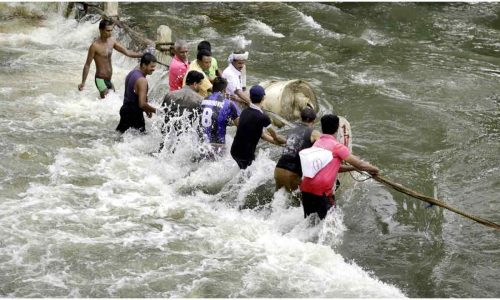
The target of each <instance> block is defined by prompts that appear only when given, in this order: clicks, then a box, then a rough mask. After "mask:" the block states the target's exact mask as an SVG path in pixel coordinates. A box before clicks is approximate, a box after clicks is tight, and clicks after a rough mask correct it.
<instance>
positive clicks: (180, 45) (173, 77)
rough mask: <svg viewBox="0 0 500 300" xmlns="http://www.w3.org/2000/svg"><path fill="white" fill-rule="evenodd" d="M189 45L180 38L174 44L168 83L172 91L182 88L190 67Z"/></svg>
mask: <svg viewBox="0 0 500 300" xmlns="http://www.w3.org/2000/svg"><path fill="white" fill-rule="evenodd" d="M188 52H189V51H188V46H187V43H186V42H185V41H183V40H178V41H176V42H175V44H174V53H175V55H174V58H172V61H171V62H170V67H169V73H168V84H169V89H170V92H173V91H177V90H180V89H181V88H182V82H183V80H184V76H185V75H186V73H187V70H188V68H189V60H188Z"/></svg>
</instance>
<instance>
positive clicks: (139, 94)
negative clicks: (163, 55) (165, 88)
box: [116, 53, 156, 133]
mask: <svg viewBox="0 0 500 300" xmlns="http://www.w3.org/2000/svg"><path fill="white" fill-rule="evenodd" d="M155 67H156V58H155V57H154V55H153V54H151V53H145V54H144V55H143V56H142V58H141V63H140V65H139V69H133V70H132V71H130V73H128V75H127V77H126V78H125V94H124V96H123V105H122V107H121V108H120V123H119V124H118V126H117V127H116V130H117V131H119V132H121V133H124V132H125V131H127V130H128V129H129V128H134V129H137V130H139V131H141V132H144V131H145V130H146V128H145V127H146V124H145V121H144V114H143V113H144V112H145V113H146V115H147V116H148V117H149V118H151V116H152V115H153V113H155V112H156V108H154V107H152V106H151V105H149V104H148V81H147V80H146V76H147V75H151V74H152V73H153V72H154V70H155Z"/></svg>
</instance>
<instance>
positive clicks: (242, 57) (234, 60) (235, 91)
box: [222, 51, 251, 105]
mask: <svg viewBox="0 0 500 300" xmlns="http://www.w3.org/2000/svg"><path fill="white" fill-rule="evenodd" d="M247 59H248V52H243V51H238V52H233V53H231V55H229V57H228V59H227V60H228V62H229V65H228V66H227V68H226V69H225V70H224V72H222V77H223V78H225V79H226V80H227V88H226V92H227V93H228V95H229V96H230V98H231V100H234V101H237V102H240V103H244V104H246V105H250V103H251V101H250V98H249V97H248V95H247V94H246V93H245V92H244V90H243V82H242V74H241V70H242V69H243V68H244V67H245V63H246V61H247Z"/></svg>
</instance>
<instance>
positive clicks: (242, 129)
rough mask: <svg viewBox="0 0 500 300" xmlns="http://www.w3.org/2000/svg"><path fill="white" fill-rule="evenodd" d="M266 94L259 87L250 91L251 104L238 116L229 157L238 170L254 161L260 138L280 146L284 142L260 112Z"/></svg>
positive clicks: (256, 86) (267, 118)
mask: <svg viewBox="0 0 500 300" xmlns="http://www.w3.org/2000/svg"><path fill="white" fill-rule="evenodd" d="M265 95H266V92H265V90H264V88H263V87H261V86H260V85H254V86H253V87H252V88H251V89H250V100H251V101H252V103H251V104H250V106H249V107H247V108H245V109H244V110H243V111H242V112H241V115H240V120H239V122H238V127H237V129H236V135H235V136H234V141H233V144H232V145H231V156H232V157H233V159H234V160H235V161H236V163H237V164H238V166H239V167H240V169H246V168H247V167H248V166H250V165H251V164H252V162H253V161H254V159H255V149H256V148H257V144H258V143H259V140H260V138H262V139H263V140H265V141H267V142H270V143H272V144H276V145H281V144H284V143H285V142H286V140H285V139H284V138H283V137H282V136H278V135H277V134H276V132H275V131H274V130H273V129H272V128H271V119H269V117H268V116H267V115H266V114H264V112H263V111H262V104H261V103H262V100H264V96H265Z"/></svg>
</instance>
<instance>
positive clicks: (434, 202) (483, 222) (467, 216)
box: [357, 170, 500, 230]
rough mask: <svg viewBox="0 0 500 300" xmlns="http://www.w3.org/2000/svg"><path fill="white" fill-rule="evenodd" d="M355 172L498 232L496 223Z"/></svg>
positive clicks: (499, 227)
mask: <svg viewBox="0 0 500 300" xmlns="http://www.w3.org/2000/svg"><path fill="white" fill-rule="evenodd" d="M357 172H359V173H361V174H364V175H367V176H370V177H371V178H373V179H375V180H376V181H378V182H380V183H382V184H385V185H386V186H389V187H391V188H393V189H395V190H396V191H398V192H400V193H403V194H406V195H408V196H411V197H413V198H416V199H419V200H422V201H425V202H427V203H430V204H433V205H437V206H440V207H442V208H445V209H447V210H450V211H452V212H454V213H456V214H459V215H461V216H463V217H466V218H468V219H471V220H474V221H476V222H478V223H480V224H483V225H485V226H488V227H491V228H494V229H496V230H500V225H499V224H497V223H494V222H491V221H489V220H486V219H483V218H481V217H479V216H475V215H472V214H469V213H466V212H463V211H461V210H459V209H457V208H455V207H453V206H451V205H449V204H448V203H446V202H444V201H443V200H439V199H436V198H432V197H429V196H425V195H423V194H420V193H418V192H416V191H413V190H411V189H409V188H407V187H404V186H403V185H401V184H399V183H396V182H393V181H391V180H389V179H387V178H385V177H382V176H380V175H376V176H372V175H369V174H367V173H365V172H361V171H359V170H357Z"/></svg>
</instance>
